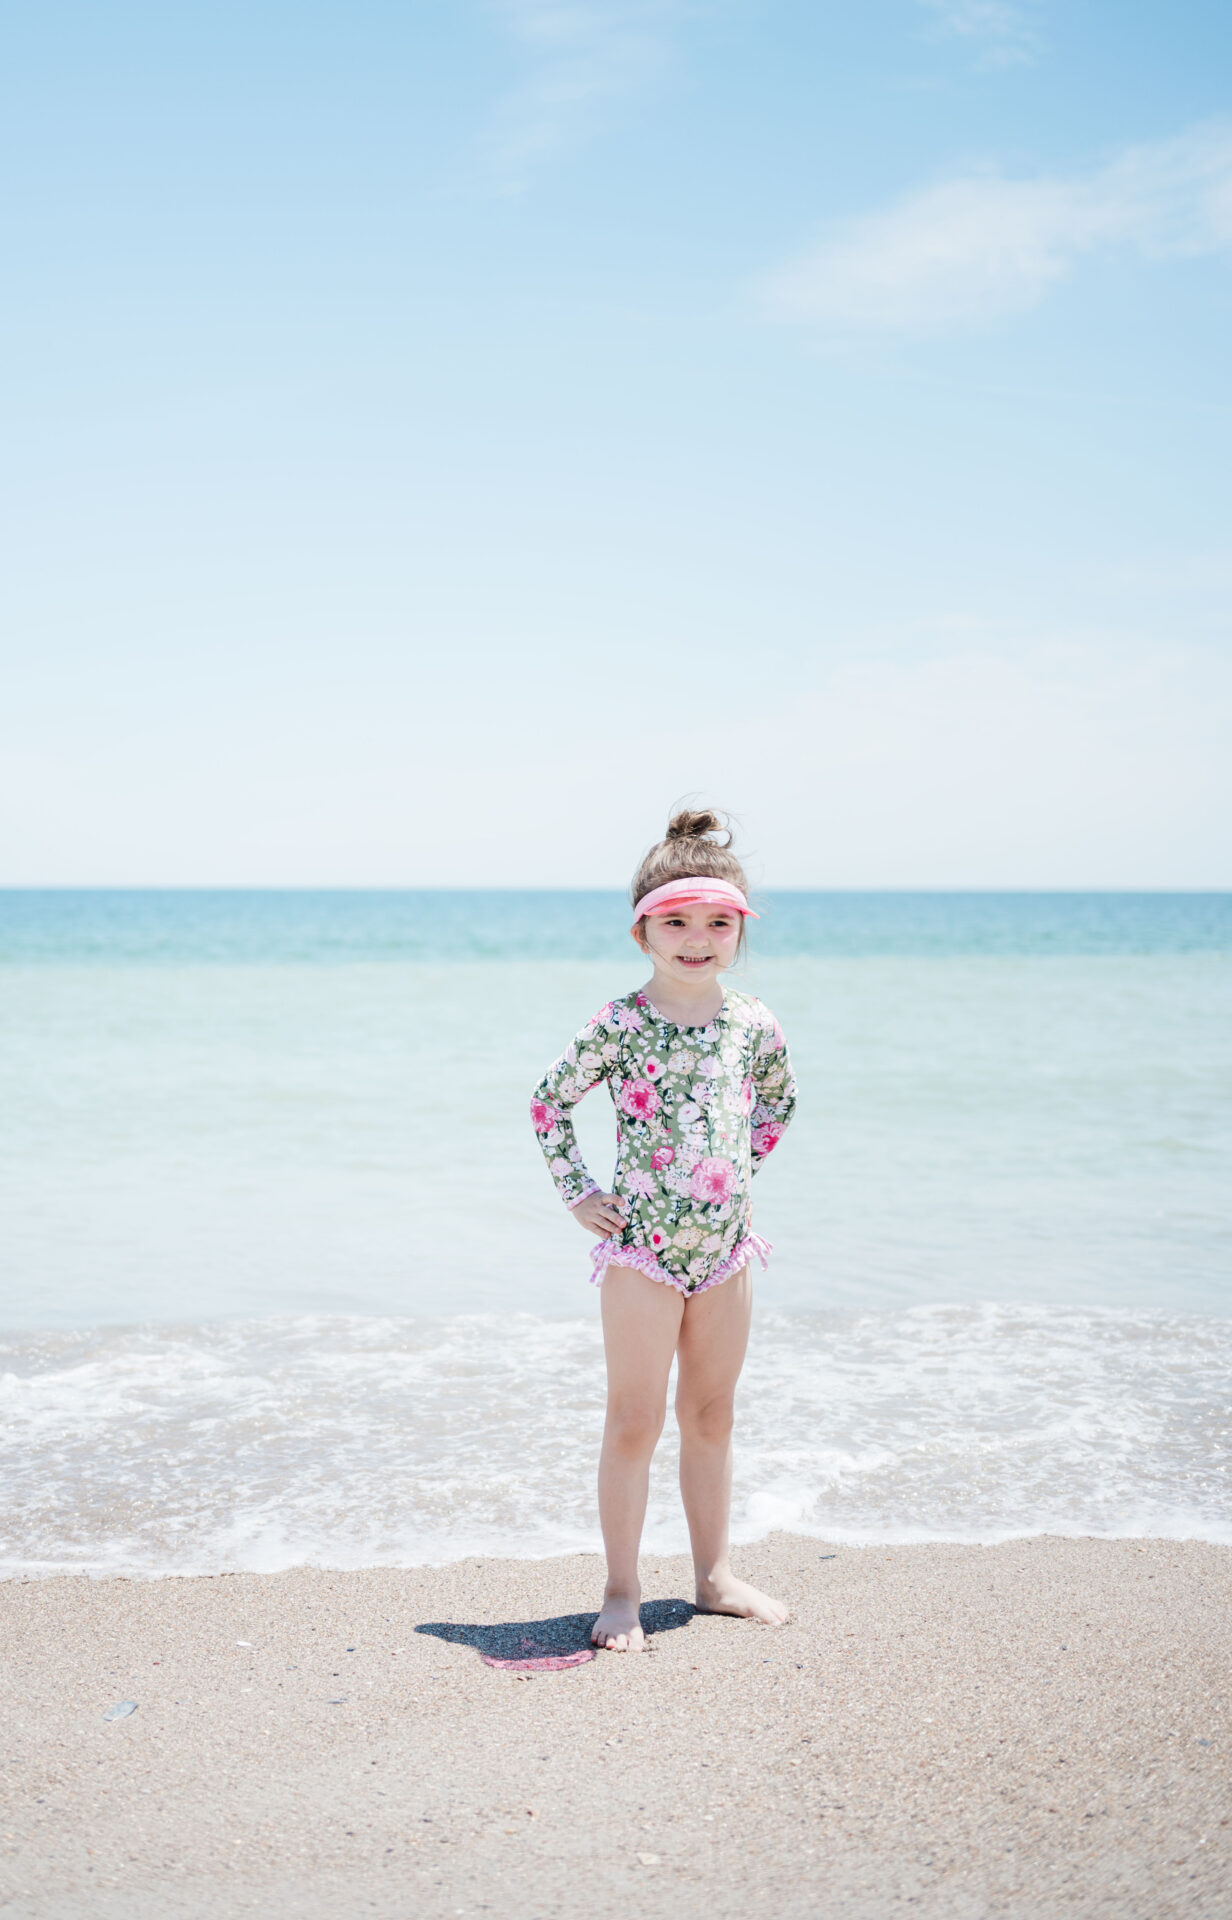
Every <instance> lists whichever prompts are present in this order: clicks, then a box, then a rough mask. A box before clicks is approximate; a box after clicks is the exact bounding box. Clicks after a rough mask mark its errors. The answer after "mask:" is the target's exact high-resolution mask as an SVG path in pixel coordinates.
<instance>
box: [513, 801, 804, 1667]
mask: <svg viewBox="0 0 1232 1920" xmlns="http://www.w3.org/2000/svg"><path fill="white" fill-rule="evenodd" d="M721 832H722V827H721V823H720V821H719V820H718V819H717V818H716V816H715V815H714V814H713V813H678V814H677V815H676V817H675V819H674V820H673V821H672V822H671V824H670V826H669V827H668V829H667V838H666V839H665V840H661V841H660V842H659V844H658V846H656V847H652V848H651V850H650V852H649V853H648V854H647V855H646V858H645V859H644V860H643V861H642V864H641V866H640V867H639V869H638V872H637V878H636V879H635V880H634V882H633V889H632V898H633V912H634V924H633V929H632V931H633V938H634V939H635V940H636V941H637V944H638V946H639V947H640V948H641V949H642V952H643V953H645V954H646V955H647V956H648V957H649V959H650V961H651V964H652V966H653V969H654V971H653V973H652V975H651V977H650V979H649V980H648V981H647V982H646V985H645V986H644V987H641V988H639V989H638V990H637V991H636V992H634V993H628V994H626V995H625V996H624V998H623V999H621V1000H613V1001H610V1002H609V1004H608V1005H607V1006H606V1007H604V1008H603V1009H602V1011H601V1012H599V1013H597V1014H596V1015H595V1017H594V1019H593V1020H592V1021H591V1022H590V1024H589V1026H586V1027H583V1029H582V1031H581V1033H579V1035H578V1036H577V1039H576V1040H575V1041H574V1042H573V1045H572V1046H571V1047H569V1048H568V1049H567V1050H566V1052H565V1053H564V1055H563V1056H562V1058H561V1059H559V1060H558V1061H557V1062H556V1065H555V1066H554V1067H551V1068H550V1069H549V1070H548V1072H547V1073H546V1074H545V1075H544V1078H543V1080H542V1082H541V1083H540V1085H539V1087H538V1088H537V1089H536V1092H535V1096H534V1099H533V1100H532V1101H531V1117H532V1119H533V1121H534V1124H535V1130H536V1132H537V1133H538V1135H539V1139H540V1143H541V1145H542V1147H543V1151H544V1155H545V1157H546V1159H547V1163H548V1170H549V1171H550V1173H551V1175H552V1178H553V1179H554V1180H555V1182H556V1186H557V1190H558V1191H559V1193H560V1197H561V1199H562V1200H563V1201H564V1203H565V1205H566V1206H567V1207H569V1208H570V1209H571V1210H572V1212H573V1217H574V1219H575V1220H577V1222H578V1223H579V1225H580V1226H583V1227H585V1229H586V1231H587V1232H588V1233H593V1234H597V1235H598V1236H599V1245H598V1246H597V1247H596V1249H595V1252H594V1274H593V1278H594V1281H595V1283H596V1285H599V1284H602V1287H603V1295H602V1307H603V1343H604V1350H605V1353H606V1355H607V1389H608V1393H607V1422H606V1425H605V1427H604V1433H603V1452H602V1454H601V1456H600V1460H599V1518H600V1521H601V1523H602V1526H603V1542H604V1546H605V1548H606V1550H607V1587H606V1589H605V1591H604V1595H603V1608H602V1611H601V1613H600V1614H599V1618H598V1620H597V1621H596V1622H595V1626H594V1630H593V1632H592V1634H591V1639H592V1640H593V1641H594V1643H595V1645H596V1646H599V1647H605V1648H608V1649H611V1650H613V1651H616V1652H624V1651H626V1650H629V1649H633V1648H638V1647H640V1646H641V1645H642V1643H643V1634H642V1628H641V1622H640V1616H639V1603H640V1599H641V1587H640V1584H639V1581H638V1565H637V1558H638V1545H639V1542H640V1540H641V1535H642V1522H643V1520H644V1519H645V1515H646V1497H647V1492H648V1488H649V1481H650V1459H651V1455H652V1454H653V1453H654V1450H655V1445H656V1443H657V1441H658V1438H659V1435H660V1433H661V1432H662V1430H663V1420H664V1415H665V1412H666V1406H667V1380H668V1374H669V1372H670V1370H671V1364H672V1356H673V1354H675V1356H676V1359H677V1385H676V1418H677V1421H678V1422H679V1426H680V1491H681V1494H682V1496H683V1498H684V1508H685V1514H686V1516H687V1518H688V1523H689V1538H690V1541H691V1542H692V1547H693V1564H694V1570H695V1574H696V1580H697V1605H698V1607H699V1608H700V1609H701V1610H703V1611H704V1612H707V1613H735V1614H740V1615H742V1616H744V1617H745V1618H746V1619H754V1620H762V1621H765V1622H766V1623H767V1624H769V1625H773V1626H781V1625H782V1624H783V1622H784V1621H785V1620H786V1618H787V1610H786V1608H785V1607H782V1606H780V1605H779V1603H778V1601H777V1600H772V1599H770V1597H769V1596H768V1595H767V1594H764V1593H759V1592H758V1590H757V1588H756V1587H750V1586H748V1585H747V1584H746V1583H745V1582H744V1581H743V1580H737V1578H736V1576H735V1575H734V1574H733V1572H732V1570H731V1565H730V1562H729V1560H728V1538H727V1530H728V1516H729V1512H730V1508H731V1429H732V1402H733V1398H734V1395H735V1390H736V1381H737V1380H738V1379H739V1377H740V1369H741V1367H742V1366H743V1364H744V1354H745V1348H746V1346H747V1344H748V1334H749V1317H750V1313H751V1309H752V1297H753V1289H752V1282H751V1278H750V1274H749V1264H748V1263H749V1256H750V1255H751V1254H754V1253H755V1254H756V1255H757V1257H758V1259H759V1260H760V1261H761V1263H762V1265H763V1267H764V1266H765V1264H766V1256H767V1254H768V1253H769V1252H770V1248H769V1247H768V1246H767V1244H766V1242H765V1241H764V1240H761V1239H759V1238H758V1236H757V1235H756V1234H755V1233H754V1232H753V1231H752V1217H751V1211H750V1194H749V1185H750V1179H751V1176H752V1175H753V1174H754V1173H756V1171H757V1169H758V1167H759V1166H760V1165H761V1163H762V1161H763V1160H764V1159H765V1158H766V1155H767V1154H768V1153H770V1152H771V1151H772V1150H773V1148H774V1147H775V1146H776V1145H777V1143H778V1140H779V1138H780V1136H781V1134H782V1132H783V1129H784V1127H786V1125H787V1123H788V1121H789V1120H790V1119H791V1115H792V1110H793V1108H794V1106H795V1099H796V1089H795V1082H794V1080H793V1079H792V1073H791V1063H790V1061H789V1060H788V1057H787V1048H786V1045H785V1043H784V1040H783V1035H782V1033H781V1031H780V1029H779V1025H778V1022H777V1021H776V1020H775V1018H774V1016H773V1014H771V1013H770V1012H768V1011H767V1009H766V1008H765V1007H763V1006H762V1005H761V1002H760V1001H758V1000H755V999H753V997H752V995H751V994H747V993H737V992H735V991H734V990H733V989H731V988H727V989H725V988H724V987H723V986H722V984H721V982H720V978H719V976H720V974H721V973H723V971H724V970H725V969H726V968H728V967H730V966H731V964H732V962H733V961H734V960H735V959H736V957H737V955H738V953H739V951H740V948H741V945H742V943H743V939H744V922H745V920H746V919H754V920H755V919H756V918H757V915H756V914H755V913H754V912H753V910H752V908H751V907H750V906H749V903H748V900H747V898H746V894H747V892H748V881H747V880H746V879H745V876H744V870H743V868H742V867H741V866H740V863H739V861H738V860H737V859H736V857H735V855H734V854H733V853H732V852H731V851H730V849H731V835H730V833H729V834H728V835H727V837H726V839H725V840H722V839H718V838H716V835H718V834H720V833H721ZM600 1080H606V1081H607V1083H608V1090H609V1092H610V1094H611V1096H612V1100H613V1102H614V1104H615V1107H616V1113H617V1133H616V1139H617V1142H618V1155H617V1165H616V1178H615V1181H614V1183H613V1186H614V1191H613V1192H611V1193H602V1192H600V1190H599V1187H598V1185H597V1184H596V1182H595V1181H594V1180H592V1179H591V1177H590V1175H589V1174H588V1173H587V1171H586V1168H585V1166H584V1164H583V1162H582V1155H581V1152H580V1150H579V1148H578V1144H577V1139H576V1136H575V1134H574V1130H573V1122H572V1119H571V1118H570V1113H569V1109H570V1108H571V1107H573V1106H575V1105H576V1104H577V1102H578V1101H579V1100H580V1099H581V1098H582V1096H583V1094H585V1093H589V1091H590V1089H591V1088H592V1087H594V1086H596V1085H597V1084H598V1082H599V1081H600Z"/></svg>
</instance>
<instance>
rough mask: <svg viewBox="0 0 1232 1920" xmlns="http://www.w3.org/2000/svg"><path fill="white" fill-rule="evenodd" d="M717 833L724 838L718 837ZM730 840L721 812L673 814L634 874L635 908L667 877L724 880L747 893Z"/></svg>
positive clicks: (632, 893) (631, 892) (747, 886)
mask: <svg viewBox="0 0 1232 1920" xmlns="http://www.w3.org/2000/svg"><path fill="white" fill-rule="evenodd" d="M719 834H725V835H726V838H725V839H723V840H720V839H719V838H718V837H717V836H718V835H719ZM731 843H732V837H731V829H730V827H729V826H728V823H727V818H726V816H725V815H724V814H719V813H712V812H710V810H709V809H708V808H707V809H706V810H705V811H704V812H702V813H689V812H684V813H677V814H673V815H672V818H671V819H670V820H669V821H668V823H667V834H666V836H665V837H664V839H662V840H660V841H659V842H658V843H657V844H656V845H655V846H653V847H651V849H650V851H649V853H647V854H646V856H645V858H644V859H643V861H642V864H641V866H640V867H639V868H638V870H637V872H636V873H635V874H634V876H633V885H632V886H631V887H630V889H629V898H630V900H631V902H632V904H633V909H634V912H635V913H636V911H637V904H638V901H639V900H644V899H645V897H646V895H647V894H648V893H653V892H654V890H655V888H656V887H662V886H665V885H666V883H667V882H668V881H669V880H726V881H728V882H729V883H730V884H731V885H732V886H733V887H739V889H740V891H741V893H743V894H747V893H748V890H749V882H748V876H747V875H746V873H745V871H744V868H743V867H742V866H741V864H740V862H739V861H738V860H737V858H736V856H735V854H734V853H733V852H732V851H731ZM743 931H744V928H743V922H742V924H741V932H742V933H743Z"/></svg>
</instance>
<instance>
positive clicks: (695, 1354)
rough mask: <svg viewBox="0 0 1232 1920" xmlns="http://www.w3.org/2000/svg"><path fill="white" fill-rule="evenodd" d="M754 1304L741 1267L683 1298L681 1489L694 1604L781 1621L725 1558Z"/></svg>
mask: <svg viewBox="0 0 1232 1920" xmlns="http://www.w3.org/2000/svg"><path fill="white" fill-rule="evenodd" d="M650 1284H651V1285H653V1284H654V1283H653V1281H652V1282H651V1283H650ZM678 1297H679V1296H678ZM752 1310H753V1282H752V1278H751V1276H750V1274H749V1270H748V1268H747V1267H742V1268H741V1270H740V1272H739V1273H733V1274H732V1276H731V1278H730V1280H724V1281H723V1282H722V1283H721V1284H720V1285H719V1286H717V1287H710V1288H709V1289H708V1290H707V1291H706V1292H705V1293H698V1294H695V1295H694V1296H693V1298H692V1299H691V1300H687V1301H686V1302H685V1303H684V1314H683V1318H682V1323H681V1328H680V1335H679V1339H678V1342H677V1353H678V1356H679V1362H678V1364H679V1372H678V1374H677V1379H676V1419H677V1421H678V1422H679V1425H680V1491H681V1494H682V1496H683V1499H684V1510H685V1515H686V1517H687V1519H688V1522H689V1538H690V1540H691V1542H692V1545H693V1569H694V1576H695V1578H696V1582H697V1604H698V1606H699V1608H701V1609H702V1611H703V1612H705V1613H737V1614H740V1615H741V1616H742V1617H743V1618H745V1619H751V1620H762V1621H765V1623H766V1624H767V1625H768V1626H774V1627H781V1626H782V1625H783V1623H784V1621H785V1620H786V1619H787V1609H786V1607H784V1606H780V1604H779V1602H778V1601H777V1600H772V1599H771V1598H770V1596H769V1595H768V1594H765V1593H761V1592H759V1590H758V1589H757V1588H756V1587H751V1586H749V1584H748V1582H747V1581H744V1580H737V1578H736V1576H735V1574H734V1573H733V1572H732V1570H731V1562H730V1560H729V1559H728V1552H729V1547H728V1522H729V1520H730V1517H731V1471H732V1443H731V1435H732V1410H733V1405H734V1401H735V1394H736V1382H737V1380H738V1379H739V1378H740V1369H741V1367H742V1366H743V1365H744V1354H745V1348H746V1347H747V1346H748V1340H749V1320H750V1317H751V1315H752Z"/></svg>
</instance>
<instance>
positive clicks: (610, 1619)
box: [590, 1589, 773, 1653]
mask: <svg viewBox="0 0 1232 1920" xmlns="http://www.w3.org/2000/svg"><path fill="white" fill-rule="evenodd" d="M750 1591H751V1589H750ZM770 1604H771V1605H773V1602H771V1603H770ZM590 1637H591V1640H592V1642H593V1643H594V1645H595V1646H596V1647H602V1648H604V1650H605V1651H606V1652H608V1653H640V1652H641V1650H642V1648H643V1647H644V1646H645V1644H646V1636H645V1634H644V1633H643V1632H642V1618H641V1609H640V1606H639V1603H638V1602H637V1601H636V1600H631V1599H630V1598H629V1597H628V1595H626V1594H606V1595H605V1596H604V1600H603V1607H602V1610H601V1612H600V1614H599V1618H598V1619H597V1620H596V1621H595V1624H594V1626H593V1627H592V1628H591V1630H590Z"/></svg>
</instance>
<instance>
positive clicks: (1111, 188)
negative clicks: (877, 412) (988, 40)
mask: <svg viewBox="0 0 1232 1920" xmlns="http://www.w3.org/2000/svg"><path fill="white" fill-rule="evenodd" d="M1229 247H1232V126H1229V125H1228V124H1227V123H1223V122H1216V123H1212V124H1209V125H1205V126H1200V127H1194V128H1191V129H1190V130H1189V131H1187V132H1185V133H1183V134H1180V135H1179V136H1178V137H1177V138H1175V139H1172V140H1156V141H1149V142H1146V143H1144V144H1142V145H1141V146H1136V147H1129V148H1127V149H1126V150H1125V151H1124V152H1123V153H1122V154H1120V155H1119V156H1118V157H1117V158H1116V159H1114V160H1112V161H1110V162H1109V163H1108V164H1107V165H1106V166H1103V167H1099V168H1097V169H1095V170H1094V171H1092V172H1089V173H1085V174H1074V175H1070V176H1068V177H1066V176H1062V175H1053V176H1042V177H1039V178H1036V179H1033V180H1010V179H1006V178H1005V177H1004V176H1003V175H1001V174H997V173H992V172H985V173H973V174H968V175H965V176H963V177H960V178H958V179H955V180H948V181H942V182H940V183H939V184H938V185H936V186H933V187H926V188H925V189H923V190H922V191H921V192H919V193H913V194H909V195H908V196H907V197H906V198H905V199H902V200H900V201H898V202H897V204H896V205H893V206H890V207H887V208H885V209H884V210H883V211H881V212H878V213H870V214H866V215H863V216H862V217H859V218H856V219H853V220H850V221H848V222H846V223H844V224H843V225H841V226H840V227H838V228H837V229H836V230H835V231H834V232H832V234H831V235H830V236H829V237H828V238H826V239H824V240H823V241H822V243H821V245H820V246H817V247H814V248H812V249H811V250H810V251H808V252H807V253H805V254H804V255H802V256H801V257H800V258H799V259H798V260H796V261H795V262H794V263H792V264H791V265H789V266H788V267H786V268H785V269H783V270H782V271H781V272H779V273H778V274H776V275H775V276H774V277H773V278H772V280H771V281H770V282H769V283H768V286H767V289H766V294H767V300H768V305H769V308H770V311H771V312H772V313H773V314H774V315H775V316H776V317H778V318H780V319H784V320H794V321H803V322H813V323H818V324H820V325H821V326H823V327H824V328H826V329H827V330H828V331H831V332H839V333H843V332H854V331H858V332H864V331H877V332H935V331H940V330H944V329H946V328H950V327H954V326H969V325H972V324H979V323H981V322H984V321H987V320H991V319H995V318H996V317H997V316H999V315H1001V314H1005V313H1012V312H1015V311H1018V310H1021V309H1022V308H1026V307H1030V306H1033V305H1034V304H1035V303H1036V301H1038V300H1039V299H1040V298H1041V297H1042V296H1043V295H1044V294H1045V293H1046V292H1047V290H1048V289H1049V287H1051V286H1052V285H1054V284H1055V283H1056V282H1057V281H1059V280H1061V279H1063V278H1064V277H1065V275H1066V274H1067V273H1069V272H1070V271H1071V270H1072V268H1073V267H1074V266H1075V265H1076V263H1077V262H1078V261H1079V260H1080V259H1081V258H1082V257H1083V256H1084V255H1087V254H1092V253H1096V252H1099V251H1112V250H1116V249H1119V250H1121V251H1128V252H1132V253H1136V254H1138V255H1140V256H1143V257H1145V258H1148V259H1165V258H1176V257H1182V256H1187V255H1188V256H1194V255H1199V254H1210V253H1216V252H1220V251H1223V250H1224V249H1227V248H1229Z"/></svg>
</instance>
